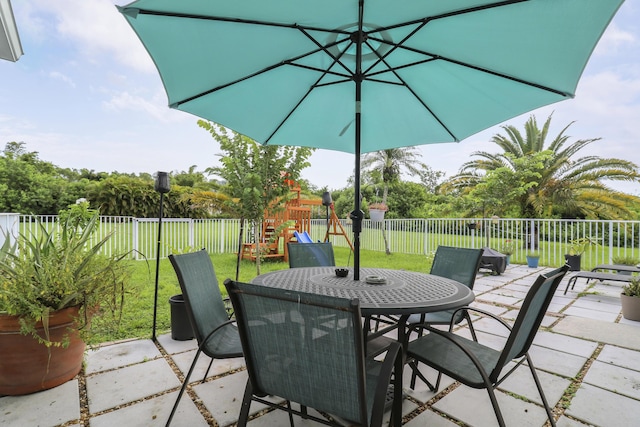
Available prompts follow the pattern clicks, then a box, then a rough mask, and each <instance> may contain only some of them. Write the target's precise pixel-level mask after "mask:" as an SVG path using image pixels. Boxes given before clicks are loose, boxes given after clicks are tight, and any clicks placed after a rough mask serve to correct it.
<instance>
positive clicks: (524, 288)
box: [502, 282, 531, 294]
mask: <svg viewBox="0 0 640 427" xmlns="http://www.w3.org/2000/svg"><path fill="white" fill-rule="evenodd" d="M502 289H509V290H511V291H517V292H521V293H523V294H526V293H527V292H529V289H531V283H521V282H513V283H508V284H506V285H505V286H503V287H502Z"/></svg>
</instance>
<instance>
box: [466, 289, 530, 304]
mask: <svg viewBox="0 0 640 427" xmlns="http://www.w3.org/2000/svg"><path fill="white" fill-rule="evenodd" d="M477 299H479V300H480V301H485V302H494V303H498V304H506V305H516V304H517V303H518V302H519V301H520V300H521V299H522V298H516V297H512V296H509V295H502V294H501V293H500V290H496V291H492V292H489V293H486V294H482V295H479V296H478V297H477Z"/></svg>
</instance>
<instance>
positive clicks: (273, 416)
mask: <svg viewBox="0 0 640 427" xmlns="http://www.w3.org/2000/svg"><path fill="white" fill-rule="evenodd" d="M254 404H255V403H254ZM294 405H295V404H294ZM251 407H252V408H253V405H251ZM294 407H295V406H294ZM309 413H311V414H312V415H315V416H319V417H321V416H322V415H321V414H320V413H318V412H316V411H314V410H312V409H309ZM236 421H237V420H236ZM293 422H294V425H295V426H296V427H316V426H324V425H325V424H322V423H319V422H317V421H313V420H309V419H306V420H305V419H303V418H301V417H298V416H296V415H294V416H293ZM225 425H226V424H220V426H221V427H224V426H225ZM288 425H289V414H287V413H286V412H285V411H279V410H274V411H271V412H269V413H267V414H265V415H262V416H260V417H258V418H254V419H253V420H251V421H249V422H248V423H247V426H249V427H283V426H288Z"/></svg>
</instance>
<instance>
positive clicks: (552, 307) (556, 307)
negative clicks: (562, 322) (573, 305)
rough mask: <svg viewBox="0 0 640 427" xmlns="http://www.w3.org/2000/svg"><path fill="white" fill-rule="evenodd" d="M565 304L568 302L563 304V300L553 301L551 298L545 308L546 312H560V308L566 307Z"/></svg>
mask: <svg viewBox="0 0 640 427" xmlns="http://www.w3.org/2000/svg"><path fill="white" fill-rule="evenodd" d="M567 305H569V304H568V303H567V304H565V303H564V302H554V301H553V300H552V301H551V303H550V304H549V307H548V308H547V312H549V313H561V312H562V310H563V309H564V308H565V307H567Z"/></svg>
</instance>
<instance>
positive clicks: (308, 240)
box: [293, 231, 313, 243]
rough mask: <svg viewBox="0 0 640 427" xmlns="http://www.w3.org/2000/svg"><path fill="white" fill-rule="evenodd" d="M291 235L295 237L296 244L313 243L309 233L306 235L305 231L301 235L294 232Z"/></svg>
mask: <svg viewBox="0 0 640 427" xmlns="http://www.w3.org/2000/svg"><path fill="white" fill-rule="evenodd" d="M293 235H294V236H296V239H297V240H298V243H313V240H312V239H311V236H309V233H307V232H306V231H303V232H302V233H298V232H297V231H294V232H293Z"/></svg>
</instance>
